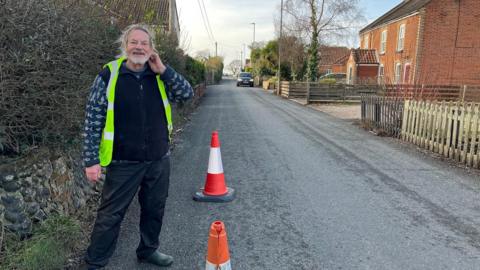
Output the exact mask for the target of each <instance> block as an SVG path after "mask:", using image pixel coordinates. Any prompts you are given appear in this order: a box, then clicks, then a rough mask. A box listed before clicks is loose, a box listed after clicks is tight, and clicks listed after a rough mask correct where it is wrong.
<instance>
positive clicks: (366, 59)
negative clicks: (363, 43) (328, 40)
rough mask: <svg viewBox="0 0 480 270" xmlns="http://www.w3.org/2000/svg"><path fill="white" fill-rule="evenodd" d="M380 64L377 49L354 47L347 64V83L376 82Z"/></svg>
mask: <svg viewBox="0 0 480 270" xmlns="http://www.w3.org/2000/svg"><path fill="white" fill-rule="evenodd" d="M379 65H380V63H379V61H378V57H377V52H376V51H375V50H373V49H352V50H351V51H350V55H349V57H348V60H347V63H346V66H345V67H346V69H347V83H349V84H376V80H377V74H378V67H379Z"/></svg>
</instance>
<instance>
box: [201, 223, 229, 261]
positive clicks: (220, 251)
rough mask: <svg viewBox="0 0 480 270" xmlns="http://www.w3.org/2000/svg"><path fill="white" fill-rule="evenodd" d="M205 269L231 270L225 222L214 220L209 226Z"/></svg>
mask: <svg viewBox="0 0 480 270" xmlns="http://www.w3.org/2000/svg"><path fill="white" fill-rule="evenodd" d="M206 261H207V262H206V266H205V270H231V269H232V266H231V264H230V252H229V251H228V240H227V231H226V230H225V224H223V222H221V221H215V222H213V223H212V225H211V226H210V234H209V236H208V249H207V259H206Z"/></svg>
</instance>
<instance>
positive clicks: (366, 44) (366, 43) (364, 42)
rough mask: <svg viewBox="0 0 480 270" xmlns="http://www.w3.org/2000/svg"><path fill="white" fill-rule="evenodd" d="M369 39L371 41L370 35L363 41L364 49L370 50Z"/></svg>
mask: <svg viewBox="0 0 480 270" xmlns="http://www.w3.org/2000/svg"><path fill="white" fill-rule="evenodd" d="M368 39H369V38H368V35H366V36H365V38H364V39H363V48H364V49H368V45H369V44H368V41H369V40H368Z"/></svg>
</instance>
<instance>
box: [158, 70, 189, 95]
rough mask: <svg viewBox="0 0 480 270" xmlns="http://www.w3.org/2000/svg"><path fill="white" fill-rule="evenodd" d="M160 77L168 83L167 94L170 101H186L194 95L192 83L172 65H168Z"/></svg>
mask: <svg viewBox="0 0 480 270" xmlns="http://www.w3.org/2000/svg"><path fill="white" fill-rule="evenodd" d="M160 78H161V79H162V81H164V82H165V83H166V84H167V95H168V100H169V101H170V102H172V103H175V102H181V101H186V100H188V99H191V98H192V97H193V89H192V86H191V85H190V83H189V82H188V81H187V80H185V78H184V77H183V76H182V75H180V74H178V73H177V72H176V71H175V70H174V69H173V68H171V67H170V66H167V69H166V70H165V72H164V73H163V74H162V75H161V76H160Z"/></svg>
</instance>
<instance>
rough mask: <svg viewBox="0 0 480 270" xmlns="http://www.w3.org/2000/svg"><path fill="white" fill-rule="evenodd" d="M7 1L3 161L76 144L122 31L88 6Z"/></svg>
mask: <svg viewBox="0 0 480 270" xmlns="http://www.w3.org/2000/svg"><path fill="white" fill-rule="evenodd" d="M3 2H4V3H2V4H1V6H0V25H1V26H2V27H0V40H1V41H0V49H1V51H2V53H1V54H0V63H1V68H0V89H1V92H0V115H2V117H1V118H0V154H2V153H3V154H12V153H13V154H18V153H21V152H22V150H25V149H27V148H29V147H32V146H36V145H39V144H53V145H60V144H64V143H72V142H74V141H76V140H77V139H78V138H79V134H80V130H81V128H82V126H83V119H84V109H85V100H86V97H87V95H88V91H89V86H90V84H91V83H92V81H93V78H94V76H95V75H96V74H97V73H98V71H99V70H100V68H101V66H102V65H103V64H105V63H106V62H108V61H109V60H111V59H113V58H114V55H115V47H116V45H115V44H114V41H115V40H116V38H117V37H118V34H119V31H118V29H116V28H115V27H114V26H111V24H110V22H108V21H106V20H104V19H103V17H102V16H103V14H102V13H100V12H99V11H98V9H94V8H92V6H91V4H89V3H88V1H86V0H85V1H75V0H45V1H36V0H5V1H3ZM97 11H98V12H97Z"/></svg>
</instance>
